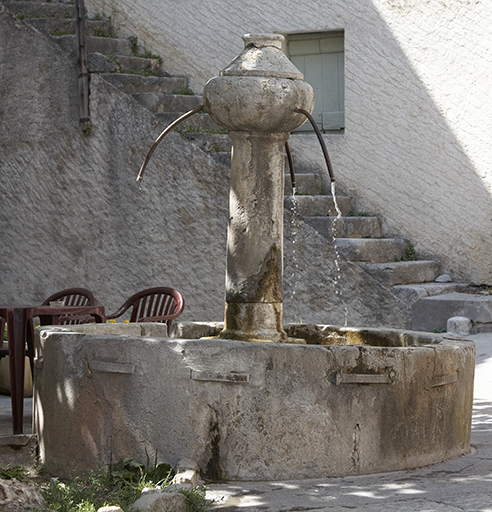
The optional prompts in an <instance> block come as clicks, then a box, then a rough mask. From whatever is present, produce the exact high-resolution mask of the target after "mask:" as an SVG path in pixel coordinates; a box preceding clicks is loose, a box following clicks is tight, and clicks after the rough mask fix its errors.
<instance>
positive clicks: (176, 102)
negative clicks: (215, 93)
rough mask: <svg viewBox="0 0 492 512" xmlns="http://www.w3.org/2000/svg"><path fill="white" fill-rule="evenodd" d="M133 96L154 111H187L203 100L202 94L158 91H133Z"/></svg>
mask: <svg viewBox="0 0 492 512" xmlns="http://www.w3.org/2000/svg"><path fill="white" fill-rule="evenodd" d="M131 97H132V98H133V99H134V100H135V101H137V102H138V103H140V105H142V106H144V107H145V108H147V109H148V110H150V111H151V112H154V113H160V112H187V111H189V110H192V109H194V108H196V107H198V106H200V105H201V104H202V102H203V98H202V96H196V95H186V94H160V93H157V92H140V93H132V94H131Z"/></svg>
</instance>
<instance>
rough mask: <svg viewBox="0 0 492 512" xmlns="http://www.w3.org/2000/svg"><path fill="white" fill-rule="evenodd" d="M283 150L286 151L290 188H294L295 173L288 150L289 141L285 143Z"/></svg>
mask: <svg viewBox="0 0 492 512" xmlns="http://www.w3.org/2000/svg"><path fill="white" fill-rule="evenodd" d="M285 152H286V153H287V160H288V162H289V171H290V181H291V182H292V189H295V188H296V173H295V172H294V161H293V160H292V153H291V152H290V146H289V143H288V142H286V143H285Z"/></svg>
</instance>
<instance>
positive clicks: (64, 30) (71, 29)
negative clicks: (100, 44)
mask: <svg viewBox="0 0 492 512" xmlns="http://www.w3.org/2000/svg"><path fill="white" fill-rule="evenodd" d="M25 21H27V22H28V23H29V24H31V25H32V26H33V27H35V28H37V29H38V30H39V31H40V32H43V34H46V35H48V36H52V35H55V36H61V35H75V31H76V26H75V19H74V18H71V19H68V18H26V19H25ZM110 29H111V24H110V22H109V21H95V20H86V22H85V31H86V34H87V36H95V35H96V33H97V32H99V31H101V30H103V31H106V32H107V31H109V30H110ZM101 39H108V38H101Z"/></svg>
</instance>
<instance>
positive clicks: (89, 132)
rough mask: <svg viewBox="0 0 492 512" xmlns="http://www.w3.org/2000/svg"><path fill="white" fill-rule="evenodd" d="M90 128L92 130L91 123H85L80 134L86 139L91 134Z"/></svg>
mask: <svg viewBox="0 0 492 512" xmlns="http://www.w3.org/2000/svg"><path fill="white" fill-rule="evenodd" d="M92 128H93V125H92V123H91V122H88V123H85V128H84V129H83V130H82V133H83V134H84V135H85V136H86V137H89V135H90V134H91V133H92Z"/></svg>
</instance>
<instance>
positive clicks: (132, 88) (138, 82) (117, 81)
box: [101, 73, 189, 117]
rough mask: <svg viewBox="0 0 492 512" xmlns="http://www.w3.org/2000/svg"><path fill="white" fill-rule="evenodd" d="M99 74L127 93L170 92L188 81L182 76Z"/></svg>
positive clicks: (180, 87) (183, 85) (184, 85)
mask: <svg viewBox="0 0 492 512" xmlns="http://www.w3.org/2000/svg"><path fill="white" fill-rule="evenodd" d="M101 76H102V78H104V80H106V81H107V82H109V83H110V84H111V85H113V86H114V87H117V88H118V89H120V90H121V91H123V92H126V93H127V94H132V93H140V92H159V93H164V94H172V93H173V91H176V90H177V89H182V88H184V87H188V82H189V79H188V78H186V77H183V76H140V75H128V74H124V73H104V74H102V75H101ZM178 117H179V116H178Z"/></svg>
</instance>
